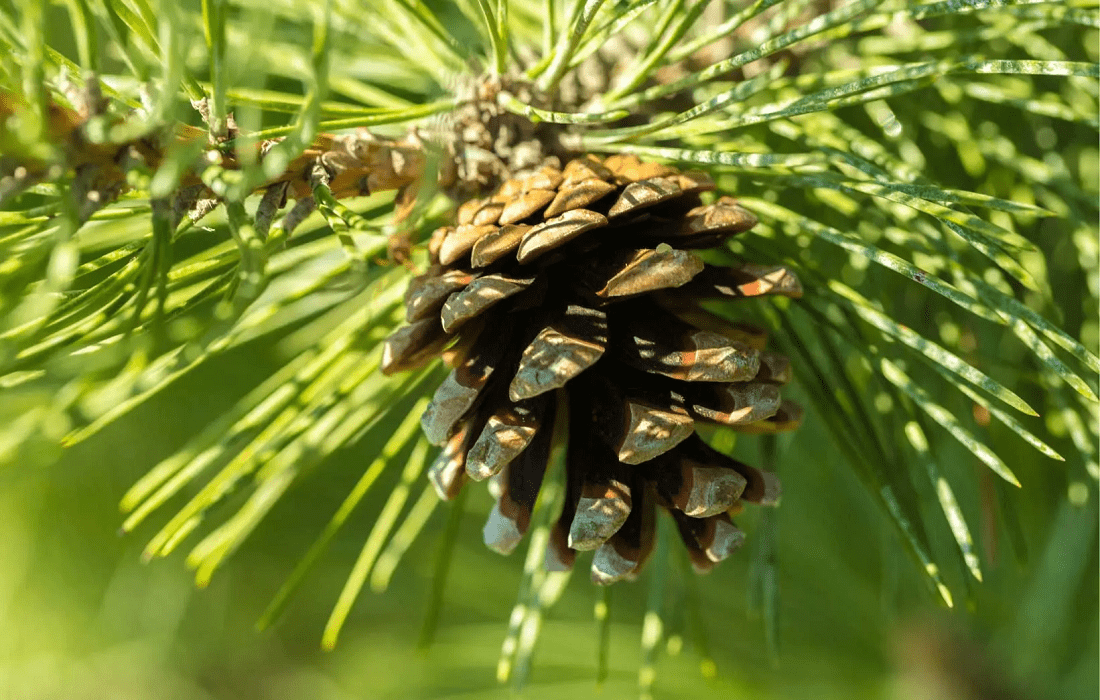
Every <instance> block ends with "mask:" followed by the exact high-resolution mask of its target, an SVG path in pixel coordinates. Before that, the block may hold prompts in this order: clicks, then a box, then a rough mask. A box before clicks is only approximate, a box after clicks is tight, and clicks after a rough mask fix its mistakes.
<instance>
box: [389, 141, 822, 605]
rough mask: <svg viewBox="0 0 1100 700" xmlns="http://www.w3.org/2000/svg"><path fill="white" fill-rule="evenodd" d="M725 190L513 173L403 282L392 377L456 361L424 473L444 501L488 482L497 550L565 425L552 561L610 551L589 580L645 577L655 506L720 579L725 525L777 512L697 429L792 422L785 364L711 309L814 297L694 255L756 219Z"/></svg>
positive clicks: (583, 170) (754, 269)
mask: <svg viewBox="0 0 1100 700" xmlns="http://www.w3.org/2000/svg"><path fill="white" fill-rule="evenodd" d="M713 188H714V185H713V183H712V181H711V180H710V178H709V177H708V176H707V175H705V174H703V173H700V172H695V171H690V172H679V171H677V170H675V169H673V168H671V167H668V166H664V165H658V164H655V163H643V162H641V161H639V160H638V159H637V158H636V157H634V156H621V155H620V156H611V157H609V158H608V159H607V160H605V161H603V162H601V161H599V160H598V159H596V158H594V157H592V156H586V157H583V158H579V159H577V160H573V161H571V162H570V163H568V164H567V165H566V166H565V168H564V170H560V171H559V170H558V169H557V168H553V167H544V168H543V169H541V170H540V171H538V172H536V173H535V174H532V175H528V176H527V177H523V178H519V179H513V180H509V181H508V182H506V183H504V184H503V185H502V186H501V187H500V189H499V190H498V191H497V192H496V193H495V194H494V195H492V196H490V197H487V198H485V199H476V200H472V201H469V202H466V203H465V204H463V205H462V206H461V207H460V208H459V210H458V218H457V226H455V227H444V228H441V229H439V230H437V231H436V232H435V233H434V234H433V236H432V240H431V243H430V246H429V249H430V253H431V256H432V267H431V269H430V270H428V272H427V273H425V274H423V275H421V276H419V277H417V278H416V279H414V280H413V281H412V283H411V284H410V285H409V289H408V292H407V293H406V297H405V303H406V318H407V321H408V325H405V326H403V327H402V328H400V329H399V330H398V331H397V332H395V333H394V334H393V335H391V336H390V337H389V338H388V339H387V341H386V345H385V351H384V359H383V370H384V371H385V372H386V373H387V374H388V373H393V372H396V371H400V370H406V369H410V368H413V367H416V366H420V365H422V364H425V363H426V362H428V361H430V360H432V359H434V358H435V357H438V356H440V355H442V356H443V358H444V361H445V362H446V363H447V364H448V365H449V366H451V367H453V368H454V369H453V371H452V372H451V374H450V375H449V376H448V377H447V379H446V380H445V381H444V382H443V384H442V385H441V386H440V387H439V389H438V390H437V391H436V393H435V396H434V397H433V399H432V402H431V404H430V405H429V406H428V409H427V411H426V412H425V413H424V416H423V419H422V421H421V422H422V425H423V428H424V431H425V433H426V434H427V436H428V439H429V441H431V442H432V443H433V444H436V445H443V446H444V447H443V450H442V452H441V454H440V456H439V458H438V459H437V460H436V461H435V463H434V464H433V466H432V468H431V469H430V475H431V479H432V482H433V483H434V485H435V487H436V489H437V490H438V491H439V493H440V495H441V496H442V497H443V498H446V499H450V498H454V497H455V496H456V495H457V494H458V492H459V490H460V489H461V488H462V486H463V484H464V483H465V481H466V480H467V478H472V479H475V480H478V481H481V480H483V479H487V478H490V477H491V478H492V481H491V484H492V487H493V490H494V495H496V497H497V504H496V507H495V508H494V509H493V512H492V514H491V515H490V516H489V521H488V523H486V525H485V530H484V535H485V543H486V544H487V545H488V546H489V547H491V548H492V549H495V550H497V551H499V552H501V553H509V552H511V551H512V550H513V549H514V548H515V546H516V545H517V543H518V542H519V540H520V539H521V538H522V537H523V535H524V533H525V532H526V531H527V529H528V527H529V525H530V520H531V513H532V510H533V508H534V505H535V501H536V499H537V497H538V493H539V489H540V487H541V485H542V482H543V478H544V476H545V473H546V469H547V464H548V460H549V457H550V453H551V446H552V442H553V435H554V434H555V430H554V422H555V420H563V416H568V418H567V419H565V420H568V449H567V453H566V491H565V494H566V495H565V503H564V506H563V508H562V513H561V516H560V518H559V519H558V521H557V523H556V525H555V526H554V528H553V530H552V534H551V538H550V546H549V547H548V549H547V554H546V565H547V567H548V568H550V569H554V570H563V569H567V568H570V567H571V566H572V565H573V561H574V559H575V557H576V552H577V551H578V550H596V553H595V556H594V558H593V562H592V579H593V581H594V582H596V583H600V584H609V583H613V582H615V581H619V580H622V579H626V578H631V577H633V576H634V575H636V574H637V572H638V571H639V570H640V569H641V567H642V566H643V565H644V563H645V560H646V557H647V556H648V554H649V553H650V551H651V550H652V548H653V544H654V527H655V516H656V508H657V507H658V506H659V507H661V508H664V509H665V510H667V511H668V512H669V513H670V514H671V515H672V517H673V519H674V520H675V521H676V524H677V526H678V528H679V531H680V536H681V538H682V539H683V542H684V545H685V546H686V547H687V550H688V553H689V555H690V557H691V561H692V562H693V564H694V565H695V568H696V569H697V570H699V571H707V570H709V569H710V568H712V567H713V566H714V564H715V563H716V562H718V561H721V560H722V559H724V558H725V557H727V556H728V555H729V554H730V553H731V552H732V551H733V550H734V549H736V548H737V547H738V546H739V545H740V544H741V542H742V541H743V539H744V535H743V533H742V532H741V531H740V530H739V529H737V527H736V526H735V525H734V524H733V522H732V520H731V519H730V516H731V515H736V514H737V513H738V512H739V511H740V509H741V507H742V503H743V502H745V501H747V502H750V503H757V504H764V505H774V504H775V503H776V502H777V500H778V498H779V493H780V488H779V481H778V479H777V478H776V477H775V475H774V474H770V473H768V472H764V471H760V470H758V469H756V468H754V467H751V466H749V465H746V464H743V463H741V462H739V461H737V460H735V459H732V458H730V457H728V456H726V455H724V454H721V453H720V452H718V451H716V450H714V449H712V448H711V447H710V446H708V445H707V444H706V443H705V442H704V441H703V440H702V438H700V437H699V436H698V435H697V434H696V432H695V423H696V421H702V422H707V423H714V424H720V425H725V426H730V427H732V428H734V429H735V430H738V431H741V432H749V433H771V432H778V431H783V430H789V429H793V428H795V427H797V425H798V422H799V418H800V414H801V410H800V409H799V408H798V406H796V405H794V404H791V403H789V402H785V401H782V400H781V399H780V392H779V386H780V385H782V384H784V383H786V382H788V381H789V380H790V365H789V362H788V360H787V359H786V358H785V357H783V356H781V355H778V354H775V353H770V352H767V351H766V350H764V344H765V341H766V335H765V333H764V332H763V331H762V330H760V329H758V328H755V327H752V326H749V325H745V324H735V323H731V322H729V321H727V320H725V319H723V318H721V317H719V316H717V315H715V314H712V313H710V312H708V311H706V310H705V309H704V308H703V307H702V306H701V305H700V302H701V301H703V300H706V299H713V298H718V299H728V300H735V299H743V298H747V297H754V296H760V295H764V294H783V295H786V296H790V297H798V296H800V294H801V287H800V285H799V283H798V280H797V279H796V278H795V277H794V276H793V274H792V273H791V272H790V271H789V270H787V269H785V268H782V267H764V266H759V265H753V264H743V265H740V266H738V267H732V268H726V267H715V266H711V265H708V264H705V263H704V262H703V260H702V258H700V257H699V256H698V255H696V254H695V253H693V252H691V249H698V248H707V247H713V246H716V245H718V244H719V243H721V242H722V241H723V240H725V239H726V238H727V237H729V236H732V235H735V234H738V233H742V232H744V231H747V230H748V229H750V228H752V227H753V226H754V225H755V224H756V218H755V217H754V216H753V215H752V214H751V213H749V212H748V211H746V210H745V209H743V208H742V207H740V206H739V205H738V204H737V203H736V202H735V201H734V200H733V199H731V198H729V197H721V198H719V199H718V200H717V201H716V202H714V203H713V204H709V205H703V204H702V201H701V199H700V197H699V194H700V193H702V192H706V191H708V190H712V189H713ZM562 403H564V404H566V405H567V406H568V410H565V411H562V410H559V409H560V407H559V404H562ZM561 427H563V426H559V431H557V432H558V434H559V435H561V434H564V431H562V430H561Z"/></svg>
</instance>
